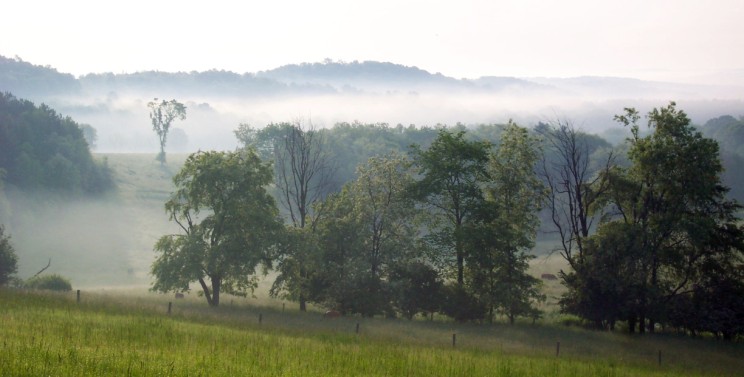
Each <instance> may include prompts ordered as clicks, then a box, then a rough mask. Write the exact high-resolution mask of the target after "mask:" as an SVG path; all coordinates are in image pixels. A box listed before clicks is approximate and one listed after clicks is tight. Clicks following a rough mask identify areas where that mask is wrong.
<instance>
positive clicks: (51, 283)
mask: <svg viewBox="0 0 744 377" xmlns="http://www.w3.org/2000/svg"><path fill="white" fill-rule="evenodd" d="M26 288H31V289H48V290H50V291H60V292H69V291H71V290H72V285H71V284H70V281H69V280H67V279H65V278H64V277H62V276H60V275H57V274H52V275H45V276H37V277H35V278H31V279H28V281H26Z"/></svg>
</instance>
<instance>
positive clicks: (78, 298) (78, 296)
mask: <svg viewBox="0 0 744 377" xmlns="http://www.w3.org/2000/svg"><path fill="white" fill-rule="evenodd" d="M77 302H78V304H79V303H80V290H79V289H78V290H77Z"/></svg>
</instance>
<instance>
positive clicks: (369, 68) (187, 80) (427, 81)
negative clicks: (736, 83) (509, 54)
mask: <svg viewBox="0 0 744 377" xmlns="http://www.w3.org/2000/svg"><path fill="white" fill-rule="evenodd" d="M0 91H9V92H12V93H14V94H17V95H21V96H24V97H27V98H37V99H44V98H47V97H51V96H60V95H94V96H101V95H107V94H108V93H111V92H117V93H118V92H122V93H126V92H156V93H160V94H159V95H172V96H183V95H193V96H202V97H203V96H208V97H225V96H231V97H274V96H280V95H281V96H284V95H290V96H307V95H318V94H320V95H333V94H376V95H377V94H391V93H402V94H421V93H428V92H431V93H438V94H444V95H463V94H472V93H475V94H488V93H497V94H503V95H514V96H532V95H541V96H544V95H549V96H553V97H561V96H568V97H577V96H584V97H588V98H589V99H597V98H599V97H602V98H605V99H627V98H630V99H663V100H664V101H668V100H671V99H680V98H692V99H705V98H720V97H721V95H719V93H724V94H723V97H725V98H734V99H737V100H740V99H741V96H737V93H741V88H736V87H718V86H711V85H707V86H706V85H689V84H675V83H665V82H653V81H644V80H639V79H633V78H622V77H594V76H581V77H572V78H516V77H504V76H486V77H481V78H477V79H456V78H453V77H449V76H445V75H442V74H441V73H430V72H428V71H426V70H423V69H420V68H418V67H411V66H405V65H401V64H395V63H391V62H379V61H363V62H360V61H353V62H342V61H331V60H330V59H326V60H324V61H323V62H318V63H300V64H288V65H284V66H281V67H278V68H275V69H271V70H267V71H259V72H256V73H242V74H240V73H235V72H232V71H224V70H216V69H215V70H209V71H203V72H197V71H192V72H160V71H142V72H135V73H122V74H114V73H99V74H87V75H83V76H81V77H78V78H75V77H74V76H73V75H71V74H68V73H60V72H58V71H57V70H56V69H54V68H52V67H49V66H45V67H42V66H37V65H33V64H31V63H28V62H25V61H23V60H22V59H20V58H18V57H16V58H14V59H12V58H6V57H2V56H0Z"/></svg>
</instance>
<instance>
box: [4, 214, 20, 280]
mask: <svg viewBox="0 0 744 377" xmlns="http://www.w3.org/2000/svg"><path fill="white" fill-rule="evenodd" d="M17 270H18V257H17V256H16V254H15V250H13V245H11V244H10V236H6V235H5V227H3V226H2V225H0V285H6V284H8V282H10V281H11V279H12V277H13V275H14V274H15V273H16V271H17Z"/></svg>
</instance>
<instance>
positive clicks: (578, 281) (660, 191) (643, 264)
mask: <svg viewBox="0 0 744 377" xmlns="http://www.w3.org/2000/svg"><path fill="white" fill-rule="evenodd" d="M640 118H641V117H640V115H639V114H638V113H637V111H635V110H634V109H626V112H625V114H624V115H621V116H617V117H616V119H617V120H618V121H620V122H621V123H623V124H625V125H626V126H629V127H630V129H631V134H632V137H631V138H630V139H629V143H630V147H629V150H628V159H629V161H630V166H629V167H627V168H621V167H615V168H613V169H611V170H609V171H608V172H607V173H606V179H607V181H608V182H609V186H608V188H609V189H608V191H607V192H606V195H604V197H603V201H602V203H600V204H601V205H603V206H605V207H606V208H608V209H609V210H611V212H609V213H608V216H606V217H605V218H604V221H603V223H601V224H600V226H599V229H598V232H597V234H595V235H593V236H591V237H590V238H589V240H588V242H589V243H588V245H589V246H590V247H588V248H585V249H584V253H585V254H584V259H583V261H582V262H581V263H580V264H578V265H577V268H576V275H575V276H574V277H573V279H572V280H570V281H567V283H569V284H568V287H569V295H568V296H567V297H566V298H565V300H564V304H566V305H565V306H566V307H567V308H568V309H569V310H575V312H577V314H579V315H582V316H585V317H588V316H591V317H590V318H591V319H592V320H593V321H595V322H597V323H600V322H605V323H606V322H609V324H610V326H611V325H612V323H613V322H614V321H615V320H616V319H619V318H624V319H626V320H627V321H628V325H629V326H628V328H629V330H630V331H631V332H633V331H634V330H635V329H636V325H638V330H639V331H640V332H645V331H646V330H647V329H648V330H649V331H654V328H655V325H656V324H657V323H667V322H668V318H670V314H671V313H670V310H669V309H670V305H671V304H672V303H674V302H678V300H677V298H678V297H680V296H688V295H694V293H695V292H696V291H700V288H701V287H704V286H706V284H707V283H706V282H710V281H711V279H710V274H711V273H712V274H721V272H722V271H735V268H734V266H735V265H736V264H739V263H741V255H742V254H741V252H742V229H741V227H740V226H739V225H738V224H737V223H738V221H739V220H738V219H737V217H736V212H737V211H738V210H739V209H740V208H741V207H740V206H739V205H738V204H737V203H735V202H732V201H729V200H727V199H726V198H725V195H726V192H727V190H728V189H727V188H725V187H723V186H722V185H721V183H720V174H721V171H722V166H721V162H720V159H719V157H718V144H717V143H716V142H715V141H714V140H711V139H706V138H704V137H703V136H702V135H701V134H700V133H699V132H697V131H696V130H695V129H694V127H692V126H691V125H690V120H689V118H688V117H687V115H686V114H685V113H684V112H683V111H681V110H677V109H676V105H675V104H674V103H673V102H672V103H670V104H669V105H668V106H666V107H663V108H660V109H654V110H652V111H651V112H649V113H648V127H649V128H650V129H651V130H652V132H651V133H650V134H648V135H647V136H642V135H641V132H640V127H639V126H638V124H637V122H638V120H640ZM730 281H733V280H730ZM608 297H610V300H611V301H612V306H608V305H606V302H605V301H606V299H607V298H608ZM603 298H604V299H603Z"/></svg>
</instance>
